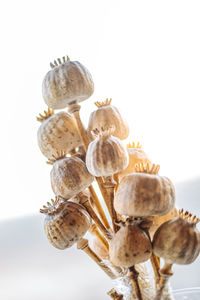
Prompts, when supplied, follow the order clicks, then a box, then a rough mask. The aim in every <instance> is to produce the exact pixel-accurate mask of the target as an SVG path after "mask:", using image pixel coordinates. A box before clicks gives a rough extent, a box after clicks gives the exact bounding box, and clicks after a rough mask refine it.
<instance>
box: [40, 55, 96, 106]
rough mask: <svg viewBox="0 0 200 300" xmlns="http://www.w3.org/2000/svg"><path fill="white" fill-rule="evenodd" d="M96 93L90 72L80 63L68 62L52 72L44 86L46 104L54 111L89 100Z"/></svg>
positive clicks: (48, 74) (47, 76) (49, 73)
mask: <svg viewBox="0 0 200 300" xmlns="http://www.w3.org/2000/svg"><path fill="white" fill-rule="evenodd" d="M93 91H94V84H93V80H92V76H91V74H90V72H89V71H88V70H87V69H86V68H85V67H84V66H83V65H82V64H81V63H79V62H78V61H68V62H66V63H63V64H61V65H59V66H56V67H55V68H53V69H52V70H50V71H49V72H48V73H47V74H46V76H45V78H44V80H43V85H42V93H43V98H44V101H45V103H46V104H47V105H48V106H49V107H50V108H52V109H60V108H65V107H66V106H67V105H68V104H69V103H71V102H73V101H75V100H77V101H78V102H80V101H83V100H85V99H87V98H89V97H90V96H91V95H92V93H93Z"/></svg>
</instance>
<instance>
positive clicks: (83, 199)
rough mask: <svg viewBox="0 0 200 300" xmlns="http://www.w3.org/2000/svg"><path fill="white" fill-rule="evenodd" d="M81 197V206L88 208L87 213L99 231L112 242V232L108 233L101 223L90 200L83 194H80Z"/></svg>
mask: <svg viewBox="0 0 200 300" xmlns="http://www.w3.org/2000/svg"><path fill="white" fill-rule="evenodd" d="M79 197H80V199H81V201H80V202H81V204H82V205H83V206H84V207H85V208H86V210H87V212H88V213H89V215H90V216H91V218H92V219H93V221H94V222H95V224H96V225H97V227H98V228H99V230H100V231H101V232H102V233H103V235H104V236H105V237H106V239H108V240H110V239H111V238H112V235H111V233H110V231H108V230H107V229H106V227H105V226H104V225H103V224H102V223H101V221H100V219H99V218H98V216H97V214H96V213H95V211H94V209H93V208H92V206H91V203H90V201H89V198H88V197H87V196H85V195H84V194H82V193H80V194H79Z"/></svg>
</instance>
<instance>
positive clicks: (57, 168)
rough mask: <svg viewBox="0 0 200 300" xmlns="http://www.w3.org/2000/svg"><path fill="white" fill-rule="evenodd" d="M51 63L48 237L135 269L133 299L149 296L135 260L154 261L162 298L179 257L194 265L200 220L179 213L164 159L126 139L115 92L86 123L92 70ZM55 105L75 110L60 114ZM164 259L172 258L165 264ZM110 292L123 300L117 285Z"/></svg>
mask: <svg viewBox="0 0 200 300" xmlns="http://www.w3.org/2000/svg"><path fill="white" fill-rule="evenodd" d="M50 65H51V68H52V69H51V70H50V71H49V72H48V73H47V74H46V76H45V78H44V81H43V98H44V101H45V103H46V104H47V105H48V110H47V111H45V112H44V115H42V114H40V115H39V117H38V118H37V120H38V121H40V122H41V126H40V127H39V129H38V135H37V137H38V145H39V148H40V150H41V152H42V154H43V155H44V156H45V157H46V158H47V160H48V163H49V164H51V165H52V169H51V172H50V182H51V186H52V191H53V193H54V194H55V198H56V199H55V201H54V200H52V203H49V202H48V203H47V205H46V206H44V207H43V209H41V210H40V211H41V213H44V214H46V215H47V216H46V218H45V223H44V229H45V233H46V235H47V238H48V239H49V241H50V243H51V244H52V245H53V246H54V247H56V248H58V249H61V250H64V249H66V248H69V247H71V246H73V245H74V244H75V243H77V247H78V249H82V250H84V251H85V252H86V253H87V254H88V255H89V256H90V257H91V258H92V259H93V260H94V261H95V262H96V263H97V264H98V265H99V266H100V267H101V268H102V269H103V271H104V272H105V273H106V274H107V275H109V276H110V277H111V278H117V277H123V276H128V278H130V281H131V282H132V285H133V289H134V291H135V294H134V295H135V298H133V299H140V300H141V299H148V298H144V296H143V288H142V286H140V285H139V283H138V272H137V271H136V269H135V265H138V264H140V263H142V262H145V261H147V260H150V261H151V263H152V266H153V269H154V273H155V278H156V288H157V292H156V299H162V292H163V289H164V287H165V285H166V282H167V279H168V277H169V276H171V275H172V271H171V267H172V264H174V263H176V264H189V263H192V262H193V261H194V260H195V259H196V258H197V256H198V255H199V252H200V233H199V231H198V230H197V228H196V224H197V223H198V221H199V219H198V218H197V217H196V216H192V215H191V214H190V213H188V212H184V211H183V210H181V211H180V212H178V210H177V209H176V207H175V189H174V185H173V183H172V182H171V181H170V179H169V178H167V177H165V176H160V175H159V174H158V173H159V168H160V167H159V165H155V164H153V163H152V162H151V160H150V159H149V157H148V156H147V154H146V153H145V152H144V151H143V150H142V149H141V145H140V144H139V143H137V144H135V143H129V144H128V145H127V147H125V146H124V141H123V140H124V139H126V138H127V137H128V135H129V127H128V124H127V123H126V121H125V120H124V119H123V118H122V116H121V114H120V112H119V111H118V109H117V108H116V107H115V106H113V105H112V104H111V99H110V100H109V99H106V101H105V102H95V104H96V106H97V109H96V110H95V111H94V112H92V113H91V115H90V119H89V124H88V128H87V129H84V127H83V124H82V122H81V119H80V115H79V111H80V108H81V106H80V104H79V103H80V102H81V101H84V100H86V99H88V98H89V97H90V96H91V95H92V93H93V91H94V84H93V80H92V76H91V74H90V72H89V71H88V70H87V69H86V68H85V67H84V66H83V65H82V64H81V63H79V62H77V61H71V60H70V59H69V57H68V56H67V57H63V59H62V60H61V59H58V60H55V61H54V63H51V64H50ZM55 109H68V111H61V112H58V113H55V112H54V110H55ZM94 181H96V182H97V183H98V185H99V188H100V191H101V194H102V198H103V199H104V201H105V204H106V206H107V212H105V211H104V210H103V208H102V203H101V201H100V200H99V197H98V196H99V195H97V194H96V192H95V190H94V188H93V186H92V183H93V182H94ZM108 214H109V215H110V217H109V216H108ZM109 218H110V219H111V222H109ZM87 232H89V233H91V234H92V235H93V236H94V239H93V246H92V247H90V245H89V243H88V240H86V239H84V238H83V237H84V235H85V234H86V233H87ZM160 258H163V259H164V261H165V264H164V267H163V268H162V269H161V268H160ZM106 262H109V263H108V264H106ZM166 278H167V279H166ZM111 294H112V298H113V297H114V296H113V295H115V298H113V299H123V295H119V294H118V293H117V292H116V291H114V292H113V291H112V293H110V295H111ZM149 299H150V298H149Z"/></svg>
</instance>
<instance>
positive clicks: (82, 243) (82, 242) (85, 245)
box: [77, 239, 116, 279]
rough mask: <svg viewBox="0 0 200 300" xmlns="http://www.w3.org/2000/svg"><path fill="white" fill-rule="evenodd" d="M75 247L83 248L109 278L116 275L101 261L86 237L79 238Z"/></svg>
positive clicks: (113, 277)
mask: <svg viewBox="0 0 200 300" xmlns="http://www.w3.org/2000/svg"><path fill="white" fill-rule="evenodd" d="M77 248H78V249H80V250H83V251H84V252H85V253H86V254H87V255H89V256H90V258H92V260H93V261H94V262H96V263H97V265H98V266H99V267H100V268H101V269H102V270H103V271H104V272H105V273H106V274H107V275H108V276H109V277H110V278H111V279H115V278H116V276H115V274H114V273H113V272H112V270H111V269H110V268H109V267H108V266H106V265H105V264H104V263H103V261H102V260H101V258H100V257H99V256H98V255H97V254H96V253H95V252H94V251H93V250H92V249H91V248H90V247H89V244H88V240H86V239H81V240H80V241H79V242H78V243H77Z"/></svg>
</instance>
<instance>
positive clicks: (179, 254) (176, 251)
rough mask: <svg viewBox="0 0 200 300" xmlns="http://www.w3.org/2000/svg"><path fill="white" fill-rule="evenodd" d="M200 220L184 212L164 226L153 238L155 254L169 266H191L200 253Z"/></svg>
mask: <svg viewBox="0 0 200 300" xmlns="http://www.w3.org/2000/svg"><path fill="white" fill-rule="evenodd" d="M198 222H199V219H198V218H197V217H196V216H192V215H191V214H190V213H188V212H185V213H183V210H181V211H180V216H179V217H176V218H173V219H171V220H170V221H167V222H165V223H164V224H162V225H161V226H160V227H159V228H158V230H157V231H156V233H155V235H154V238H153V252H154V253H155V254H156V255H157V256H159V257H162V258H164V260H165V262H166V263H167V264H174V263H175V264H181V265H182V264H183V265H185V264H191V263H192V262H193V261H194V260H195V259H196V258H197V256H198V255H199V253H200V232H199V231H198V229H197V228H196V224H197V223H198Z"/></svg>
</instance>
